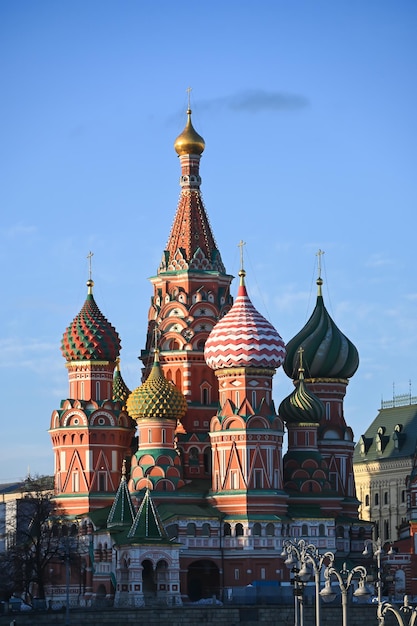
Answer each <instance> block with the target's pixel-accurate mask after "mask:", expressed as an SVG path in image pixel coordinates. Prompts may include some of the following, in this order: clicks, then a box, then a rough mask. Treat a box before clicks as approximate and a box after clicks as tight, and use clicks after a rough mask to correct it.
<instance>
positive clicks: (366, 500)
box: [365, 493, 369, 506]
mask: <svg viewBox="0 0 417 626" xmlns="http://www.w3.org/2000/svg"><path fill="white" fill-rule="evenodd" d="M365 506H369V493H367V494H366V496H365Z"/></svg>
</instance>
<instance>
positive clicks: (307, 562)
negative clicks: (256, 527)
mask: <svg viewBox="0 0 417 626" xmlns="http://www.w3.org/2000/svg"><path fill="white" fill-rule="evenodd" d="M281 556H283V557H284V556H286V557H287V558H286V560H285V564H286V565H287V567H293V570H294V569H296V572H295V575H294V598H295V600H294V602H295V611H296V615H295V619H296V622H295V626H298V623H297V620H298V610H297V609H299V612H300V622H301V624H300V626H303V623H302V620H303V609H304V601H303V598H304V595H303V594H304V584H305V583H306V582H307V581H308V580H309V579H310V578H311V576H312V575H313V574H314V582H315V587H316V594H315V595H316V600H315V602H316V604H315V606H316V626H320V573H321V570H322V568H323V565H324V564H325V563H327V564H332V563H333V561H334V554H333V552H325V553H324V554H320V553H319V551H318V549H317V546H315V545H313V544H312V543H307V542H306V541H305V540H304V539H299V540H298V541H297V542H296V541H293V540H290V539H288V540H287V541H285V542H284V544H283V551H282V555H281Z"/></svg>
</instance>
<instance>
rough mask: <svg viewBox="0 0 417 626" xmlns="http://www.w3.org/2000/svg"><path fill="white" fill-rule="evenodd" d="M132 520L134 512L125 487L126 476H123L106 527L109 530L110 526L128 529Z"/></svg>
mask: <svg viewBox="0 0 417 626" xmlns="http://www.w3.org/2000/svg"><path fill="white" fill-rule="evenodd" d="M134 519H135V511H134V509H133V504H132V499H131V497H130V493H129V489H128V487H127V482H126V476H124V475H123V476H122V479H121V481H120V485H119V488H118V490H117V493H116V497H115V499H114V502H113V504H112V507H111V510H110V513H109V516H108V518H107V526H108V527H109V528H110V527H112V526H129V528H130V526H131V525H132V523H133V520H134Z"/></svg>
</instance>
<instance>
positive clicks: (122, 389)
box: [113, 359, 130, 406]
mask: <svg viewBox="0 0 417 626" xmlns="http://www.w3.org/2000/svg"><path fill="white" fill-rule="evenodd" d="M129 396H130V389H129V387H128V386H127V385H126V383H125V381H124V380H123V376H122V374H121V372H120V364H119V359H117V362H116V367H115V370H114V376H113V400H116V401H119V402H121V403H122V405H123V406H126V402H127V399H128V397H129Z"/></svg>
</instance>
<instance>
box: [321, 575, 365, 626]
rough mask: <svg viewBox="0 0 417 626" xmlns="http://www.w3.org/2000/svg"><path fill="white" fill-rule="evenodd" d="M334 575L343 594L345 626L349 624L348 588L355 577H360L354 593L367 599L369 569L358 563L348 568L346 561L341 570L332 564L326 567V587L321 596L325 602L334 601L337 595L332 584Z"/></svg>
mask: <svg viewBox="0 0 417 626" xmlns="http://www.w3.org/2000/svg"><path fill="white" fill-rule="evenodd" d="M332 576H334V577H335V578H336V580H337V582H338V584H339V587H340V591H341V594H342V624H343V626H348V610H347V605H348V602H347V600H348V590H349V589H350V586H351V585H352V583H353V581H354V579H355V578H359V582H358V587H357V589H355V591H354V592H353V595H354V596H355V598H357V599H358V600H363V601H364V600H367V599H368V598H369V596H370V593H369V591H368V589H367V587H366V584H365V582H366V577H367V571H366V568H365V567H363V565H357V566H356V567H353V568H352V569H351V570H348V569H347V567H346V563H345V564H344V565H343V568H342V569H341V571H340V572H339V571H338V570H337V569H335V568H334V567H333V566H332V565H330V566H328V567H326V569H325V570H324V577H325V586H324V589H322V590H321V591H320V596H321V597H322V598H323V600H324V601H325V602H332V601H333V600H334V599H335V597H336V592H335V591H334V590H333V589H332V584H331V579H332Z"/></svg>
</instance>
